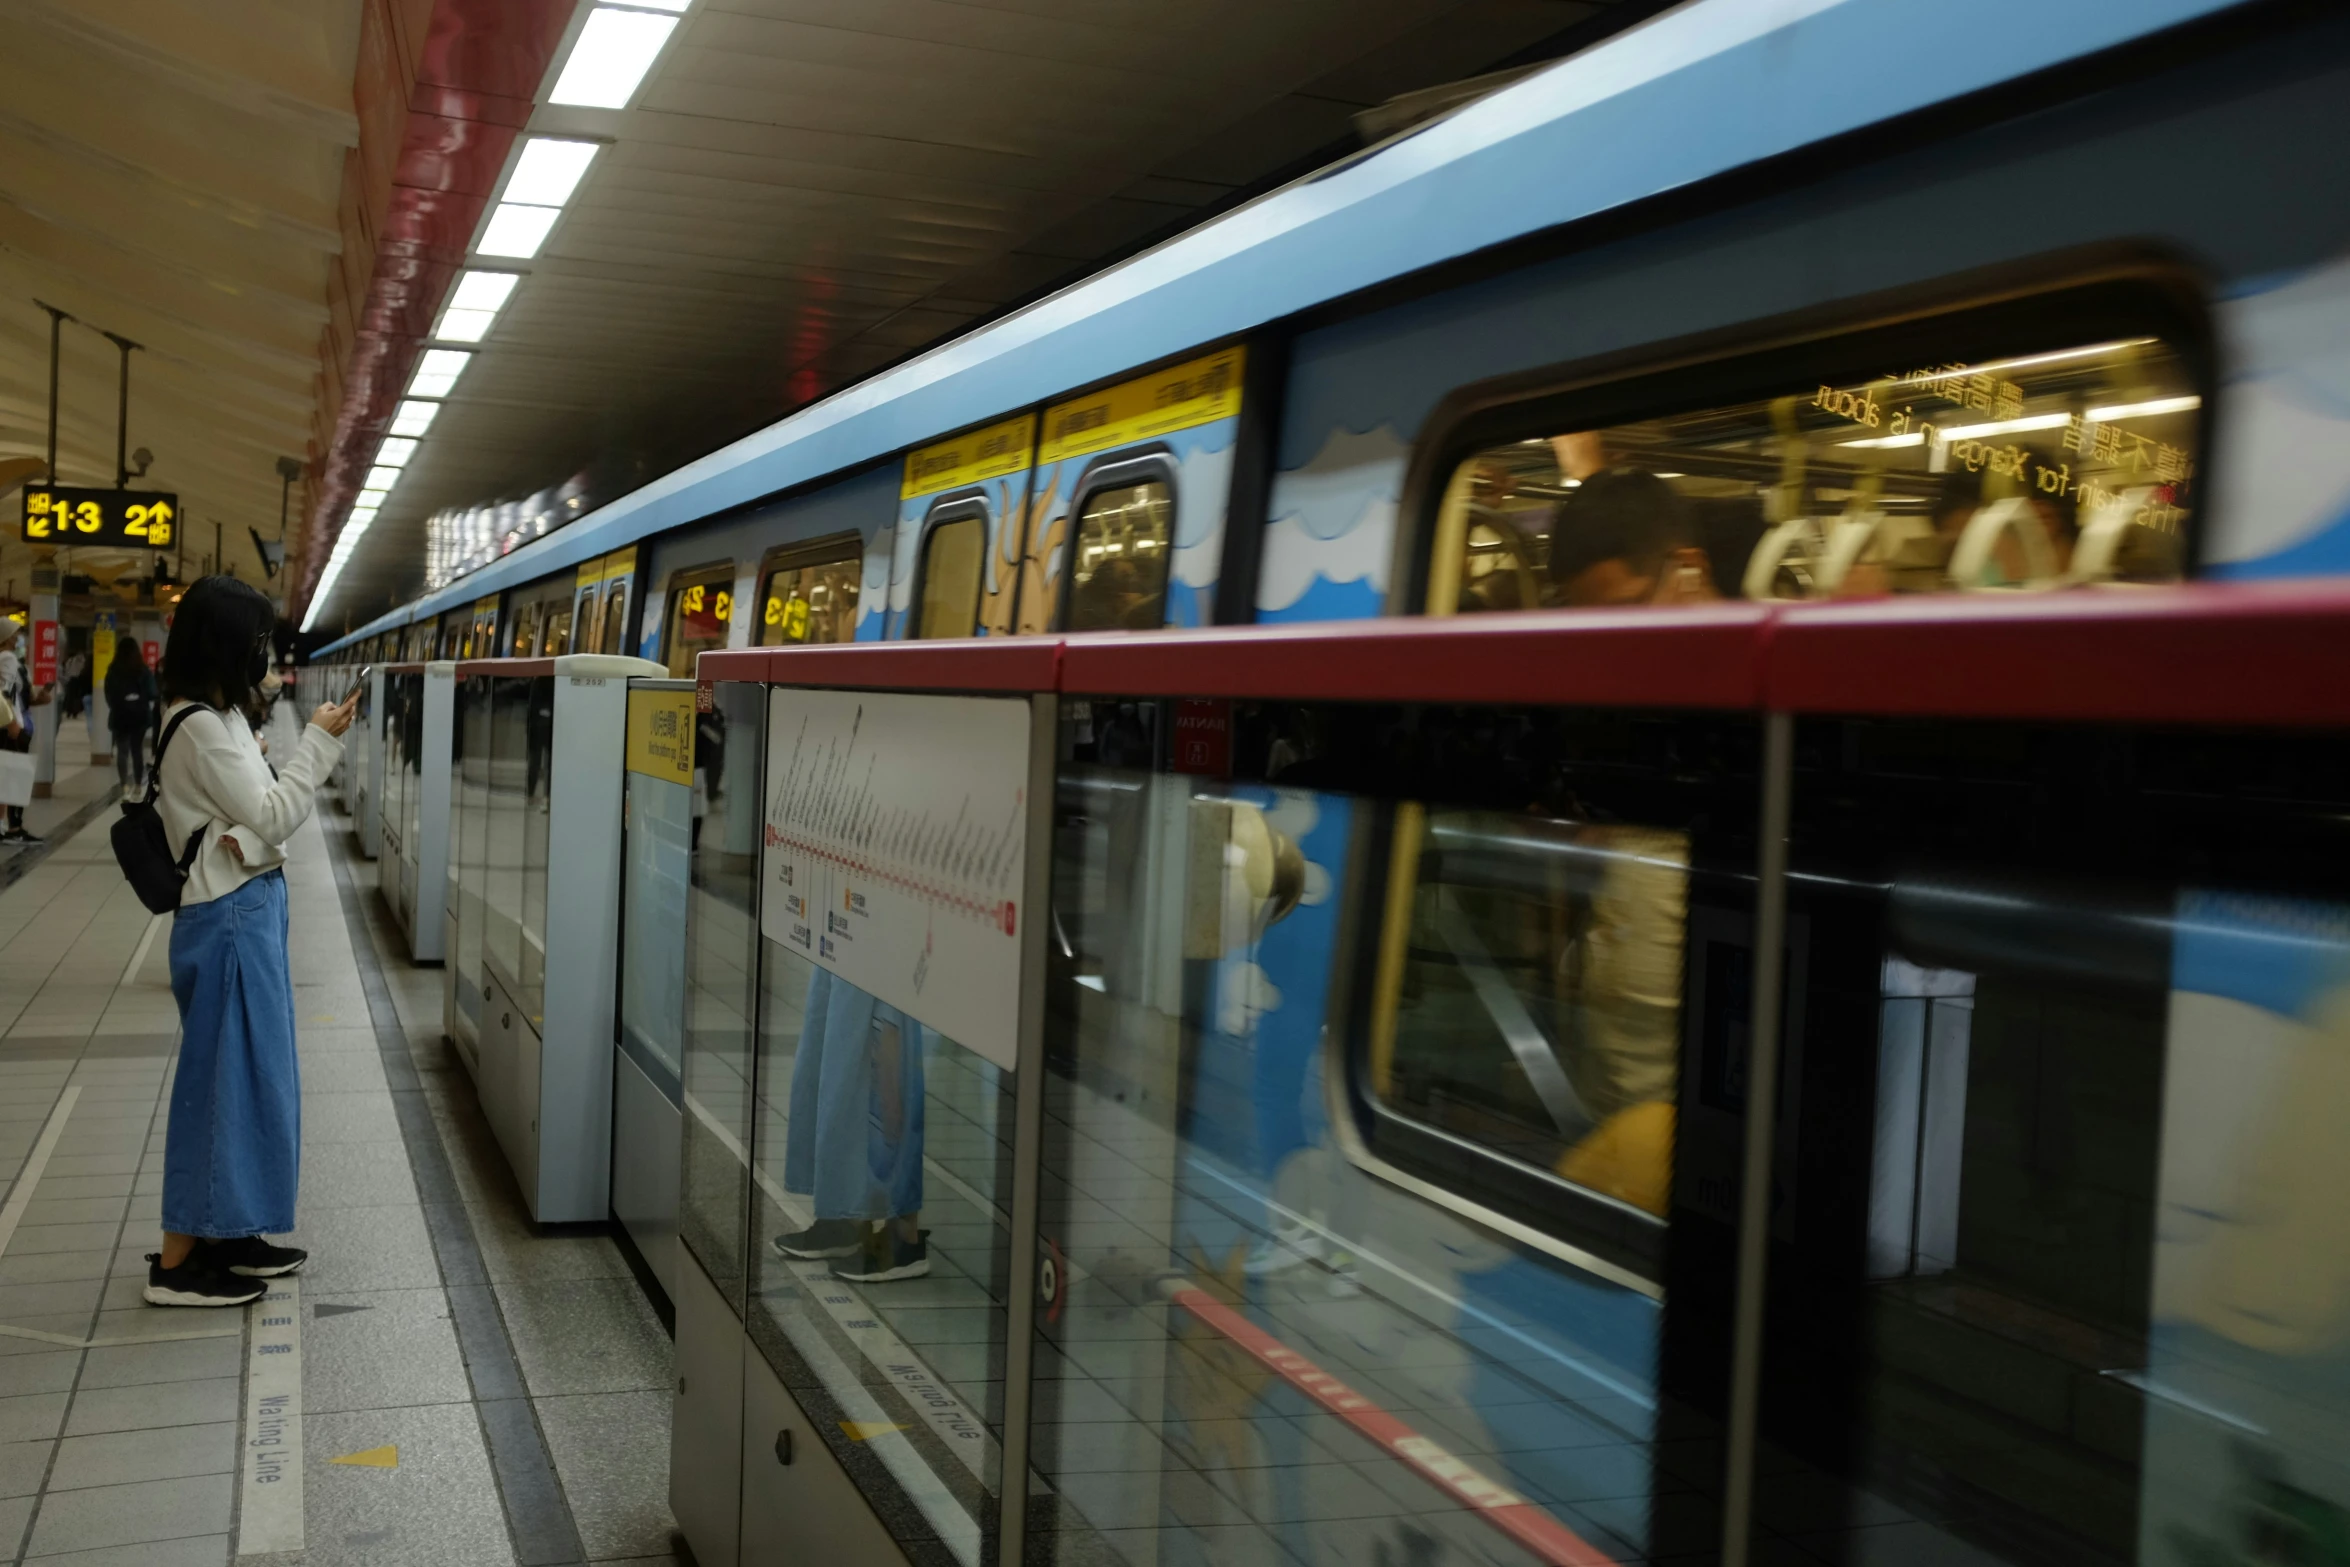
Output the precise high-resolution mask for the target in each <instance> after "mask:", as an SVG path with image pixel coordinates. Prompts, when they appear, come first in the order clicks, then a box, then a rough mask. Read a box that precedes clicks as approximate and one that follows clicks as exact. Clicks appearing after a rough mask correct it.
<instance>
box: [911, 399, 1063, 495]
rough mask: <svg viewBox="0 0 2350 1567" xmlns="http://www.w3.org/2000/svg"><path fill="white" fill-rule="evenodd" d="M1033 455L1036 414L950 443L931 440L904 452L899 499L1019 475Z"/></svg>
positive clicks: (963, 435) (1008, 420) (1007, 421)
mask: <svg viewBox="0 0 2350 1567" xmlns="http://www.w3.org/2000/svg"><path fill="white" fill-rule="evenodd" d="M1035 452H1036V415H1034V414H1021V415H1020V416H1019V417H1017V418H1014V419H1004V420H1000V421H998V422H997V423H995V424H991V425H989V426H987V428H985V429H983V430H966V431H964V432H963V433H962V434H961V435H958V436H956V437H955V438H954V439H953V440H951V441H933V442H931V443H930V444H929V445H928V446H923V447H918V448H916V449H915V450H913V451H910V452H908V453H906V477H905V481H904V483H902V484H901V485H900V486H899V487H898V499H900V500H906V501H910V500H912V499H913V498H914V497H915V496H917V495H930V494H934V493H936V492H937V491H939V490H954V489H960V488H961V487H962V486H964V485H966V484H979V483H982V482H983V481H985V480H988V479H1000V478H1002V477H1003V476H1004V475H1006V474H1008V473H1018V472H1019V471H1020V470H1021V469H1023V468H1025V467H1027V466H1028V463H1029V460H1030V458H1032V457H1033V456H1034V455H1035Z"/></svg>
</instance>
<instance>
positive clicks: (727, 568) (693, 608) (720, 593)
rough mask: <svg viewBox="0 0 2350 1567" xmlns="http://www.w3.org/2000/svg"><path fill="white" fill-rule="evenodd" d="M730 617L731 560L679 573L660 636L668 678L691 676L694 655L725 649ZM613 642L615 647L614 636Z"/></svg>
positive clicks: (679, 678)
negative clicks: (667, 667)
mask: <svg viewBox="0 0 2350 1567" xmlns="http://www.w3.org/2000/svg"><path fill="white" fill-rule="evenodd" d="M733 618H734V565H733V563H732V562H731V561H721V562H720V563H719V564H717V565H715V566H705V567H703V568H702V569H700V570H699V571H687V572H680V573H679V574H678V575H677V577H676V578H675V579H674V580H673V581H672V582H671V584H670V588H669V625H668V626H667V628H666V629H665V630H664V631H663V633H662V636H661V652H662V658H663V660H664V661H665V662H666V663H667V664H668V665H669V674H670V677H671V678H672V679H677V680H684V679H686V678H688V677H690V676H691V675H692V674H693V672H694V658H695V656H696V655H698V654H701V653H705V652H707V651H709V650H710V649H711V648H722V647H724V646H726V638H727V624H728V622H729V621H731V620H732V619H733ZM614 642H615V648H616V647H617V636H615V639H614ZM607 651H611V650H610V649H608V650H607Z"/></svg>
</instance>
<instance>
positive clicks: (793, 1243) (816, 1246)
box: [775, 1219, 865, 1258]
mask: <svg viewBox="0 0 2350 1567" xmlns="http://www.w3.org/2000/svg"><path fill="white" fill-rule="evenodd" d="M775 1249H776V1250H777V1251H779V1252H782V1253H783V1254H784V1255H785V1256H786V1257H808V1258H815V1257H854V1256H855V1255H856V1254H857V1253H859V1252H861V1251H863V1250H864V1249H865V1221H864V1220H862V1219H818V1220H817V1221H816V1222H815V1223H814V1224H811V1225H809V1226H808V1227H807V1228H806V1229H804V1230H794V1231H792V1232H791V1233H790V1234H789V1235H778V1236H776V1237H775Z"/></svg>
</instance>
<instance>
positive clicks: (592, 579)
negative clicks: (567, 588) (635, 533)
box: [573, 544, 636, 592]
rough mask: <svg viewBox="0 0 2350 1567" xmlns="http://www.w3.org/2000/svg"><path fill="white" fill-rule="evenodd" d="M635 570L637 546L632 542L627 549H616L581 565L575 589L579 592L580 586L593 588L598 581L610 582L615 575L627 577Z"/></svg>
mask: <svg viewBox="0 0 2350 1567" xmlns="http://www.w3.org/2000/svg"><path fill="white" fill-rule="evenodd" d="M634 570H636V546H635V545H633V544H632V545H630V546H629V547H628V548H627V549H624V550H615V551H613V552H612V553H611V554H609V555H599V556H597V557H596V558H595V559H594V560H591V561H589V562H588V563H587V564H586V565H584V566H582V567H580V568H579V579H578V581H577V582H576V583H575V584H574V586H573V591H574V592H577V591H578V590H579V589H580V588H592V587H594V586H595V585H596V584H597V583H599V582H608V581H610V580H611V579H612V578H614V577H625V576H627V575H628V574H629V573H630V572H632V571H634Z"/></svg>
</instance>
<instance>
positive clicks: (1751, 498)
mask: <svg viewBox="0 0 2350 1567" xmlns="http://www.w3.org/2000/svg"><path fill="white" fill-rule="evenodd" d="M2200 406H2201V399H2200V397H2198V396H2197V395H2196V394H2195V392H2194V390H2193V382H2192V380H2191V378H2190V376H2189V375H2188V372H2187V369H2186V366H2185V364H2184V362H2183V361H2182V359H2181V358H2180V356H2179V355H2178V354H2177V353H2176V352H2175V351H2174V350H2172V349H2171V348H2170V347H2169V346H2168V345H2166V344H2165V343H2163V342H2162V341H2160V340H2159V339H2154V338H2130V339H2120V340H2115V341H2109V342H2102V343H2093V344H2088V345H2085V346H2081V347H2059V348H2052V349H2047V350H2044V351H2035V352H2031V353H2022V354H2013V355H2006V356H2002V357H1997V358H1989V359H1984V360H1980V361H1977V362H1973V363H1965V364H1958V363H1946V364H1942V365H1938V366H1935V367H1932V368H1928V369H1921V370H1914V371H1897V372H1888V373H1885V374H1882V375H1879V376H1877V377H1875V378H1870V379H1861V378H1854V379H1851V380H1848V381H1843V382H1840V383H1838V384H1831V383H1829V382H1825V381H1823V382H1820V383H1819V384H1818V385H1817V386H1816V388H1814V389H1812V390H1809V391H1801V390H1792V389H1791V390H1789V391H1786V392H1783V393H1781V394H1780V395H1776V396H1767V397H1762V398H1758V399H1755V400H1752V401H1748V402H1743V403H1736V404H1730V405H1707V406H1700V407H1693V408H1685V409H1682V410H1679V411H1674V412H1670V413H1664V414H1660V415H1658V416H1657V417H1654V418H1649V419H1644V420H1640V421H1638V422H1635V423H1629V424H1618V425H1612V426H1609V427H1606V428H1602V429H1598V430H1579V431H1573V432H1570V433H1566V434H1531V435H1527V436H1523V437H1520V438H1518V439H1515V440H1511V441H1508V442H1504V443H1499V444H1495V445H1492V446H1489V447H1487V448H1485V449H1483V450H1481V451H1478V452H1476V453H1474V454H1473V455H1471V456H1469V457H1467V458H1466V459H1464V460H1463V462H1462V463H1461V465H1460V467H1459V468H1458V469H1456V471H1455V478H1454V481H1453V484H1452V487H1451V488H1449V489H1448V490H1447V492H1446V499H1445V502H1444V505H1443V506H1442V508H1441V509H1440V512H1439V516H1438V522H1437V529H1438V548H1437V555H1436V564H1435V573H1434V576H1433V577H1432V579H1431V589H1432V597H1431V600H1430V611H1431V613H1447V612H1457V613H1477V612H1483V611H1490V610H1497V609H1521V608H1531V607H1536V606H1548V605H1555V606H1565V607H1575V608H1587V607H1594V606H1601V605H1627V604H1676V603H1692V602H1702V601H1703V600H1705V599H1709V598H1715V597H1720V598H1745V599H1817V598H1858V597H1872V596H1876V595H1880V594H1886V593H1893V594H1905V593H1933V592H1949V591H1974V590H1982V589H2006V590H2032V589H2047V588H2055V587H2063V586H2071V585H2078V584H2084V583H2121V584H2129V583H2154V582H2171V581H2176V580H2178V579H2179V577H2180V575H2181V574H2182V572H2183V571H2184V569H2185V551H2184V539H2185V535H2186V532H2187V529H2188V527H2189V525H2190V523H2191V520H2192V516H2193V513H2194V510H2195V505H2196V501H2195V496H2196V459H2195V428H2196V424H2195V420H2196V410H2197V409H2198V408H2199V407H2200ZM1527 417H1528V419H1529V420H1531V419H1532V418H1534V417H1535V414H1534V412H1533V407H1532V406H1530V407H1529V408H1528V410H1527ZM1439 585H1441V586H1443V587H1446V588H1448V589H1449V590H1450V591H1449V595H1448V597H1446V598H1444V599H1441V600H1440V599H1438V598H1436V597H1434V596H1433V594H1434V592H1435V590H1436V589H1437V588H1438V586H1439Z"/></svg>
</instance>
